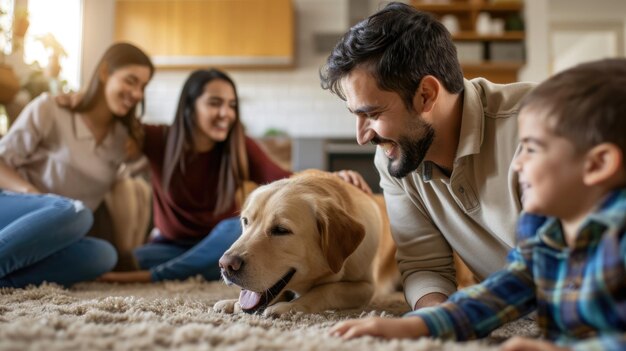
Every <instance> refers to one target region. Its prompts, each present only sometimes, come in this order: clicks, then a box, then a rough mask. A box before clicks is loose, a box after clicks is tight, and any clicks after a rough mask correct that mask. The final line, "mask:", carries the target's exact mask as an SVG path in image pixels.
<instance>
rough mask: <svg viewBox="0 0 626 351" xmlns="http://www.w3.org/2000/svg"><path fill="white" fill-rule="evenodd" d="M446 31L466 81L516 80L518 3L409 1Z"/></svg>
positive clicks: (520, 29)
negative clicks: (439, 22)
mask: <svg viewBox="0 0 626 351" xmlns="http://www.w3.org/2000/svg"><path fill="white" fill-rule="evenodd" d="M411 4H412V5H413V6H414V7H415V8H417V9H419V10H422V11H426V12H430V13H432V14H434V15H435V16H436V17H437V18H438V19H439V20H441V22H442V23H443V24H444V25H445V26H446V27H447V28H448V30H449V31H450V33H451V34H452V38H453V39H454V41H455V44H456V46H457V52H458V54H459V60H460V61H461V65H462V67H463V73H464V75H465V77H467V78H475V77H485V78H487V79H489V80H491V81H492V82H496V83H510V82H516V81H517V80H518V71H519V69H520V68H521V67H522V66H523V65H524V61H525V48H524V37H525V36H524V23H523V19H522V13H523V6H524V4H523V1H522V0H444V1H441V0H412V2H411Z"/></svg>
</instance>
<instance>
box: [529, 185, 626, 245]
mask: <svg viewBox="0 0 626 351" xmlns="http://www.w3.org/2000/svg"><path fill="white" fill-rule="evenodd" d="M525 216H526V215H525ZM625 225H626V188H621V189H618V190H615V191H613V192H611V193H610V194H609V195H607V196H606V197H605V199H604V200H603V201H602V203H601V204H600V206H598V207H597V208H596V210H595V211H594V212H592V213H591V214H589V215H588V216H587V218H585V220H584V222H583V224H582V226H581V228H580V230H579V231H578V236H577V238H576V246H577V247H580V246H581V245H584V246H590V245H593V244H594V243H596V242H597V241H598V240H600V238H602V236H603V234H604V233H606V232H608V231H613V230H620V229H622V228H624V226H625ZM598 228H602V230H599V229H598ZM537 234H538V235H539V236H540V237H541V239H542V240H543V241H544V242H545V243H546V244H548V245H550V246H553V247H556V248H563V247H565V246H566V243H565V238H564V237H563V230H562V229H561V223H560V221H559V220H558V219H557V218H553V217H552V218H548V219H547V220H546V221H545V222H544V223H543V224H542V225H541V227H539V228H538V230H537Z"/></svg>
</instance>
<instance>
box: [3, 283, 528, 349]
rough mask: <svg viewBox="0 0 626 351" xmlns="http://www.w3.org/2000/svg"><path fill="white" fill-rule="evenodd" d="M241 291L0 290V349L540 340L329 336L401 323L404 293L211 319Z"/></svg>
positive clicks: (189, 287) (521, 328)
mask: <svg viewBox="0 0 626 351" xmlns="http://www.w3.org/2000/svg"><path fill="white" fill-rule="evenodd" d="M238 295H239V291H238V289H236V288H230V287H226V286H225V285H224V284H223V283H221V282H211V283H208V282H205V281H202V280H201V279H189V280H187V281H184V282H164V283H154V284H131V285H113V284H105V283H82V284H78V285H76V286H75V287H73V288H71V289H63V288H61V287H59V286H57V285H49V284H44V285H42V286H40V287H32V288H28V289H7V288H4V289H0V350H168V349H176V350H233V351H235V350H294V351H307V350H320V351H321V350H323V351H326V350H350V351H355V350H385V351H387V350H394V351H401V350H412V351H419V350H459V351H462V350H481V351H483V350H492V349H497V342H500V341H502V340H503V339H504V338H507V337H509V336H512V335H524V336H536V335H537V329H536V327H535V325H534V323H533V322H532V321H530V320H528V319H526V320H521V321H518V322H514V323H511V324H508V325H506V326H504V327H503V328H500V329H498V330H496V331H495V332H494V333H492V335H491V337H490V338H489V339H488V340H483V341H473V342H469V343H453V342H445V343H444V342H441V341H437V340H432V339H419V340H392V341H387V340H382V339H377V338H372V337H364V338H360V339H355V340H349V341H343V340H341V339H339V338H336V337H331V336H329V335H328V328H330V327H331V326H332V325H333V324H334V323H335V322H336V321H339V320H342V319H345V318H357V317H360V316H368V315H372V316H373V315H379V316H388V317H393V316H399V315H401V314H402V313H403V312H405V311H406V310H407V308H408V307H407V305H406V303H405V301H404V299H403V297H402V296H401V294H399V293H398V294H394V295H389V296H386V297H383V298H378V299H376V300H375V301H373V302H372V304H371V305H370V306H368V307H367V308H365V309H363V310H358V311H356V310H351V311H342V312H338V311H327V312H324V313H321V314H293V315H289V316H286V317H282V318H264V317H262V316H258V315H247V314H238V315H228V314H222V313H217V312H213V310H212V306H213V304H214V303H215V302H216V301H218V300H220V299H223V298H237V296H238Z"/></svg>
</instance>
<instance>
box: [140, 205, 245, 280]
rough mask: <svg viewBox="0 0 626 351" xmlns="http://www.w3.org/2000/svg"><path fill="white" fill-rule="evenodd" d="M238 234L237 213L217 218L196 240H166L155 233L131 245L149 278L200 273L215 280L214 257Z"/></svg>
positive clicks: (217, 268)
mask: <svg viewBox="0 0 626 351" xmlns="http://www.w3.org/2000/svg"><path fill="white" fill-rule="evenodd" d="M240 235H241V223H240V221H239V217H233V218H229V219H225V220H223V221H221V222H219V223H218V224H217V225H216V226H215V228H213V230H212V231H211V232H210V233H209V235H207V236H206V237H205V238H204V239H202V240H200V241H199V242H191V243H190V242H182V241H173V240H168V239H166V238H164V237H162V236H160V235H157V236H156V238H154V239H153V240H152V242H150V243H148V244H146V245H144V246H142V247H139V248H137V249H135V251H134V254H135V258H136V259H137V263H138V264H139V267H141V269H148V270H150V274H151V275H152V281H161V280H182V279H186V278H189V277H192V276H195V275H198V274H201V275H202V276H203V277H204V278H205V279H206V280H219V279H220V269H219V265H218V261H219V259H220V257H222V254H224V252H225V251H226V250H228V248H229V247H230V246H231V245H232V244H233V243H234V242H235V241H236V240H237V238H239V236H240Z"/></svg>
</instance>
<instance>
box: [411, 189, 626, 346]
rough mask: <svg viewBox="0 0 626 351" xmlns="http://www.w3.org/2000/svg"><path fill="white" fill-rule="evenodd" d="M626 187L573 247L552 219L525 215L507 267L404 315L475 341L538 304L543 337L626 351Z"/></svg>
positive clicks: (437, 331)
mask: <svg viewBox="0 0 626 351" xmlns="http://www.w3.org/2000/svg"><path fill="white" fill-rule="evenodd" d="M625 234H626V188H624V189H620V190H617V191H614V192H613V193H611V194H610V195H609V196H608V197H607V199H606V200H605V201H604V202H603V203H602V205H601V206H599V207H598V209H597V210H596V211H595V212H593V213H591V214H589V215H588V216H587V218H586V219H585V221H584V223H583V225H582V226H581V228H580V230H579V232H578V236H577V238H576V242H575V247H574V248H573V249H572V248H569V247H568V246H567V244H566V243H565V239H564V237H563V232H562V230H561V225H560V222H559V220H558V219H556V218H545V217H538V216H533V215H530V214H523V215H522V216H521V218H520V221H519V224H518V245H517V247H516V248H515V249H513V250H511V252H510V253H509V255H508V262H509V263H508V265H507V267H506V268H505V269H503V270H501V271H499V272H496V273H494V274H493V275H491V276H490V277H489V278H488V279H486V280H485V281H484V282H482V283H481V284H478V285H475V286H473V287H469V288H467V289H464V290H461V291H458V292H457V293H455V294H453V295H452V296H450V298H449V300H448V301H447V302H445V303H444V304H442V305H440V306H436V307H429V308H423V309H420V310H418V311H412V312H409V313H407V314H406V315H405V316H406V317H409V316H419V317H421V318H423V319H424V321H425V322H426V325H427V326H428V328H429V330H430V333H431V335H432V336H434V337H440V338H455V339H457V340H467V339H473V338H480V337H485V336H487V335H489V333H490V332H491V331H492V330H494V329H496V328H497V327H499V326H501V325H502V324H504V323H506V322H509V321H511V320H514V319H517V318H519V317H522V316H524V315H526V314H528V313H530V312H532V311H533V310H535V309H537V314H538V319H537V321H538V324H539V327H540V329H541V331H542V333H543V335H544V337H546V338H548V339H550V340H552V341H554V342H556V343H557V344H560V345H563V346H569V347H571V348H572V349H574V350H626V235H625Z"/></svg>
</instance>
